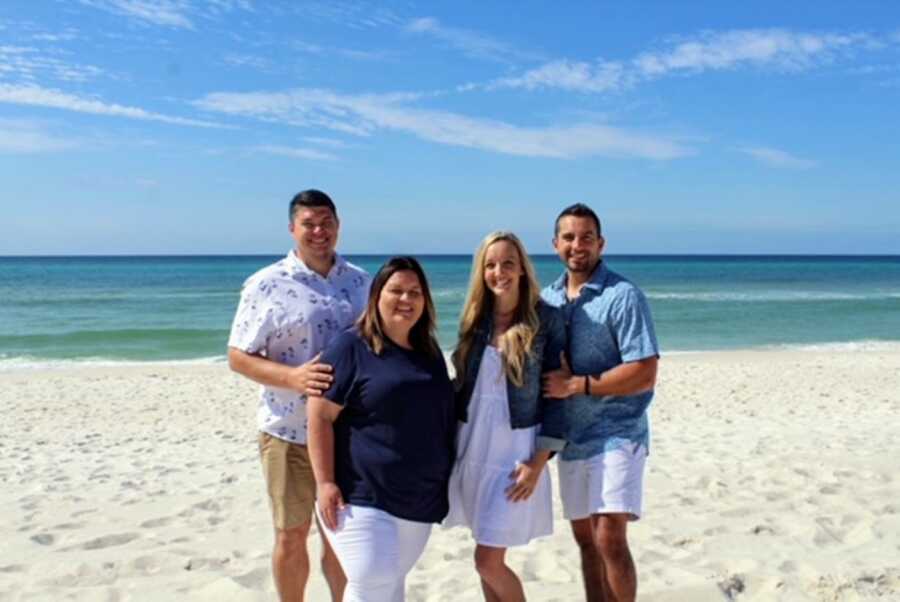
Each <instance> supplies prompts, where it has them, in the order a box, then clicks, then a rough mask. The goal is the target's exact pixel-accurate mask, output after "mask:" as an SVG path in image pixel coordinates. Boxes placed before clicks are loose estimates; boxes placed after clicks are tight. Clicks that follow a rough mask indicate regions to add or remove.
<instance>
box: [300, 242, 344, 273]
mask: <svg viewBox="0 0 900 602" xmlns="http://www.w3.org/2000/svg"><path fill="white" fill-rule="evenodd" d="M345 263H346V261H345V260H344V258H343V257H341V256H340V254H338V253H335V254H334V265H332V266H331V269H330V270H328V276H327V277H329V278H330V277H331V276H332V275H334V274H335V273H336V272H337V270H338V269H339V268H343V267H344V264H345ZM285 264H286V265H287V267H288V269H290V270H291V272H292V273H293V274H305V275H307V276H318V277H319V278H322V275H321V274H319V273H318V272H316V271H314V270H312V269H310V267H309V266H307V265H306V264H305V263H303V260H302V259H300V257H298V256H297V251H296V249H291V250H290V251H288V254H287V257H285Z"/></svg>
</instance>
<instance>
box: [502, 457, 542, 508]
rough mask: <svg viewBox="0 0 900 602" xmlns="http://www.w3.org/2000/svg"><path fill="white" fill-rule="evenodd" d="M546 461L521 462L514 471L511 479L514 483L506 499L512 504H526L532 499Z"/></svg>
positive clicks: (507, 489)
mask: <svg viewBox="0 0 900 602" xmlns="http://www.w3.org/2000/svg"><path fill="white" fill-rule="evenodd" d="M544 464H546V461H544V462H541V461H536V460H533V459H532V460H529V461H528V462H519V463H517V464H516V469H515V470H513V471H512V472H511V473H510V475H509V477H510V478H511V479H513V481H514V483H513V484H512V485H510V486H509V487H507V488H506V499H508V500H509V501H511V502H524V501H525V500H527V499H528V498H530V497H531V494H532V493H534V489H535V487H537V482H538V479H539V478H540V476H541V471H542V470H544Z"/></svg>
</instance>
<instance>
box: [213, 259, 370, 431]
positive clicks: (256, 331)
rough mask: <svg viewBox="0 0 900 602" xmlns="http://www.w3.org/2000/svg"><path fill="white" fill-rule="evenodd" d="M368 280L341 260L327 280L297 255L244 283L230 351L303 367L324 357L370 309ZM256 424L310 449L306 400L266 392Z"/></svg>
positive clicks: (285, 391)
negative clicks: (366, 308) (233, 349)
mask: <svg viewBox="0 0 900 602" xmlns="http://www.w3.org/2000/svg"><path fill="white" fill-rule="evenodd" d="M369 284H370V278H369V275H368V274H367V273H366V272H365V271H363V270H362V268H359V267H357V266H355V265H353V264H352V263H349V262H347V261H345V260H344V259H343V258H342V257H341V256H339V255H336V256H335V261H334V266H332V268H331V271H329V272H328V276H326V277H324V278H323V277H322V276H320V275H319V274H317V273H316V272H314V271H313V270H311V269H309V268H308V267H306V265H305V264H304V263H303V262H302V261H301V260H300V259H299V258H298V257H297V255H296V254H295V252H294V251H291V252H290V253H288V254H287V257H285V258H284V259H282V260H280V261H277V262H276V263H273V264H272V265H270V266H268V267H265V268H263V269H261V270H259V271H258V272H256V273H255V274H253V275H252V276H250V278H248V279H247V280H246V282H244V286H243V289H242V290H241V300H240V304H239V305H238V309H237V313H236V314H235V316H234V324H232V326H231V336H230V337H229V338H228V346H229V347H234V348H236V349H240V350H241V351H244V352H246V353H250V354H255V355H261V356H263V357H266V358H268V359H270V360H272V361H275V362H278V363H280V364H287V365H289V366H299V365H300V364H303V363H305V362H307V361H309V360H310V359H312V358H313V357H314V356H315V355H316V354H317V353H319V352H320V351H322V350H323V349H324V348H325V347H326V346H327V345H328V344H329V343H330V342H331V341H332V340H333V339H334V338H335V337H336V336H337V335H338V334H340V333H341V332H343V331H344V330H346V329H347V328H348V327H349V326H351V325H352V324H353V322H354V321H355V320H356V318H357V317H358V316H359V315H360V314H361V313H362V311H363V309H365V306H366V301H367V298H368V294H369ZM257 423H258V427H259V430H260V431H263V432H266V433H269V434H270V435H272V436H274V437H278V438H280V439H284V440H286V441H290V442H293V443H303V444H305V443H306V395H305V394H301V393H298V392H297V391H293V390H291V389H283V388H279V387H272V386H268V385H266V386H263V387H262V390H261V391H260V399H259V409H258V411H257Z"/></svg>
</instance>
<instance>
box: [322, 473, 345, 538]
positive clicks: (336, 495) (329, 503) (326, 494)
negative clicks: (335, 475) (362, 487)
mask: <svg viewBox="0 0 900 602" xmlns="http://www.w3.org/2000/svg"><path fill="white" fill-rule="evenodd" d="M316 503H318V504H319V513H320V514H321V515H322V522H324V523H325V526H326V527H328V528H329V529H331V530H332V531H334V530H335V529H337V524H338V520H337V515H338V511H340V510H343V509H344V498H343V496H341V490H340V489H338V486H337V484H335V483H319V485H318V486H317V487H316Z"/></svg>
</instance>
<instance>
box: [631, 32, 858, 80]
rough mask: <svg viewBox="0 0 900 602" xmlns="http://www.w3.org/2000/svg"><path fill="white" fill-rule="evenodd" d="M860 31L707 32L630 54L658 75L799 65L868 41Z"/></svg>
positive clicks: (808, 64) (648, 71)
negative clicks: (854, 32) (744, 67)
mask: <svg viewBox="0 0 900 602" xmlns="http://www.w3.org/2000/svg"><path fill="white" fill-rule="evenodd" d="M870 39H871V38H870V37H869V36H867V35H865V34H838V33H804V32H793V31H789V30H786V29H749V30H732V31H725V32H706V33H703V34H701V35H700V36H699V37H697V38H695V39H688V40H683V41H680V42H678V43H677V44H675V45H674V46H673V47H672V48H669V49H666V50H662V51H659V52H645V53H643V54H641V55H639V56H638V57H637V58H635V59H634V61H633V64H634V65H635V67H636V68H637V70H638V72H639V73H640V74H642V75H644V76H647V77H659V76H662V75H665V74H668V73H671V72H683V71H689V72H700V71H707V70H726V69H736V68H738V67H741V66H744V65H751V66H771V67H775V68H779V69H786V70H798V69H806V68H809V67H812V66H813V65H816V64H820V63H823V62H830V61H832V60H834V59H835V58H836V57H837V56H838V55H839V54H840V53H841V52H844V51H847V50H850V49H852V48H854V47H859V46H863V45H865V44H866V43H868V42H869V41H870Z"/></svg>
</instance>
